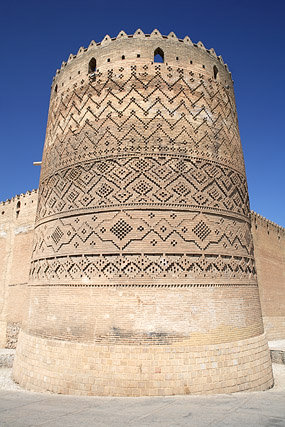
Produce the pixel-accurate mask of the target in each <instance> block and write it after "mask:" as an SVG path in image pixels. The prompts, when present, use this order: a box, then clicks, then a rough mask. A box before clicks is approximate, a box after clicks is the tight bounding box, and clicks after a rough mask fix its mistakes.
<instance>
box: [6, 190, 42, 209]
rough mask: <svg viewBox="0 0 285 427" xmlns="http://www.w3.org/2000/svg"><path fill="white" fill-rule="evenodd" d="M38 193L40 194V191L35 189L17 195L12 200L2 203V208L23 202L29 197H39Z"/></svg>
mask: <svg viewBox="0 0 285 427" xmlns="http://www.w3.org/2000/svg"><path fill="white" fill-rule="evenodd" d="M37 193H38V189H37V188H34V189H33V190H28V191H26V193H21V194H16V195H15V196H13V197H12V198H11V199H7V200H5V201H2V202H0V207H1V206H6V205H9V204H10V203H13V202H15V201H18V200H21V199H23V198H27V197H29V196H34V195H35V194H36V195H37Z"/></svg>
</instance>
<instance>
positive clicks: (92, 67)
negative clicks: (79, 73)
mask: <svg viewBox="0 0 285 427" xmlns="http://www.w3.org/2000/svg"><path fill="white" fill-rule="evenodd" d="M95 71H96V59H95V58H91V59H90V61H89V65H88V73H94V72H95Z"/></svg>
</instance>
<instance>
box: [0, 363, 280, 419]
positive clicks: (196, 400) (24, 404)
mask: <svg viewBox="0 0 285 427" xmlns="http://www.w3.org/2000/svg"><path fill="white" fill-rule="evenodd" d="M274 370H275V378H276V386H275V387H274V388H273V389H272V390H268V391H265V392H252V393H236V394H232V395H226V394H224V395H216V396H173V397H156V398H153V397H150V398H146V397H145V398H112V397H109V398H102V397H101V398H100V397H73V396H58V395H53V394H40V393H29V392H26V391H22V390H13V391H11V390H0V426H1V427H2V426H9V427H10V426H12V427H18V426H21V427H22V426H49V427H73V426H88V427H89V426H96V427H101V426H104V427H106V426H116V427H117V426H118V427H121V426H124V427H126V426H139V427H141V426H144V427H149V426H163V427H167V426H175V427H176V426H191V427H204V426H211V427H214V426H215V427H217V426H221V427H225V426H229V427H237V426H238V427H247V426H249V427H251V426H256V427H260V426H261V427H263V426H264V427H281V426H282V427H285V366H284V365H275V366H274ZM0 374H1V373H0Z"/></svg>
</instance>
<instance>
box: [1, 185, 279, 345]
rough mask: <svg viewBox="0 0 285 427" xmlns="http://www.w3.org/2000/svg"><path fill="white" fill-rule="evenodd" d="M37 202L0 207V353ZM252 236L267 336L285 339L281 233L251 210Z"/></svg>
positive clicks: (24, 278)
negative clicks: (18, 207)
mask: <svg viewBox="0 0 285 427" xmlns="http://www.w3.org/2000/svg"><path fill="white" fill-rule="evenodd" d="M37 198H38V192H37V190H33V191H31V192H30V191H28V192H27V193H25V194H21V195H18V196H15V197H13V198H12V199H11V200H7V201H6V202H1V203H0V259H1V262H0V337H1V338H0V348H1V347H7V348H15V346H16V343H17V338H18V332H19V329H20V326H21V323H22V318H23V313H24V306H25V302H26V294H27V288H26V285H27V283H28V276H29V269H30V261H31V252H32V243H33V233H34V223H35V217H36V206H37ZM19 201H20V203H21V207H20V209H17V204H18V202H19ZM17 211H19V214H18V215H17ZM251 232H252V235H253V242H254V251H255V261H256V268H257V277H258V286H259V293H260V300H261V307H262V317H263V322H264V327H265V332H266V336H267V339H268V340H274V339H284V337H285V261H284V260H285V254H284V251H285V241H284V235H285V230H284V228H283V227H281V226H279V225H277V224H274V223H273V222H271V221H269V220H268V219H266V218H264V217H262V216H261V215H259V214H257V213H255V212H253V211H251Z"/></svg>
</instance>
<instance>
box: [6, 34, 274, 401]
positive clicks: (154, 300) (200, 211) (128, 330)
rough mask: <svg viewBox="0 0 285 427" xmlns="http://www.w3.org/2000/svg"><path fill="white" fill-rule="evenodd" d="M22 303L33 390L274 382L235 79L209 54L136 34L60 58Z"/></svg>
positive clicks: (23, 368) (19, 365)
mask: <svg viewBox="0 0 285 427" xmlns="http://www.w3.org/2000/svg"><path fill="white" fill-rule="evenodd" d="M130 39H131V40H130ZM130 41H131V43H130ZM155 52H158V53H160V54H162V56H163V64H159V63H154V61H153V56H154V54H155ZM95 58H96V59H95ZM26 241H27V242H28V239H26ZM7 259H8V258H7ZM8 264H9V263H7V265H8ZM8 270H9V268H8ZM27 294H28V297H27V298H28V300H29V310H26V314H25V315H24V316H23V322H22V323H23V330H22V332H21V335H20V338H19V344H18V349H17V357H16V360H15V365H14V377H15V378H16V380H17V381H19V382H20V383H21V384H22V385H23V386H25V387H27V388H29V389H38V390H41V389H49V390H52V391H55V392H60V393H72V394H99V395H100V394H102V395H106V394H107V395H109V394H114V395H140V394H152V395H159V394H176V393H186V394H188V393H201V392H231V391H240V390H246V389H254V390H258V389H265V388H268V387H270V385H271V384H272V374H271V365H270V359H269V352H268V348H267V344H266V340H265V339H264V335H263V324H262V320H261V308H260V302H259V295H258V288H257V282H256V271H255V267H254V259H253V245H252V237H251V234H250V216H249V205H248V195H247V185H246V177H245V171H244V162H243V154H242V149H241V145H240V139H239V132H238V124H237V116H236V111H235V101H234V93H233V85H232V79H231V75H230V73H229V72H228V69H227V67H226V66H225V65H224V63H223V61H222V59H221V57H217V56H216V54H215V52H214V51H213V49H210V50H208V49H205V47H204V46H203V44H202V43H200V42H199V43H198V44H197V45H196V44H193V43H192V42H191V40H190V39H189V38H188V37H185V39H184V40H179V39H177V37H176V36H175V34H173V33H170V34H169V35H168V36H162V35H161V34H160V33H159V32H158V31H157V30H155V31H154V32H153V33H152V34H151V35H145V34H143V33H142V32H141V31H140V30H138V31H137V32H136V33H135V34H134V35H132V36H127V35H126V34H125V33H124V32H121V33H119V35H118V37H117V38H116V39H110V37H108V36H106V37H105V38H104V40H103V41H102V42H101V43H97V44H96V43H95V42H91V44H90V46H89V48H88V49H83V48H80V49H79V52H78V54H77V55H70V57H69V60H68V62H67V63H63V65H62V67H61V70H60V71H59V72H58V73H57V75H56V77H55V79H54V82H53V85H52V93H51V104H50V111H49V119H48V125H47V134H46V142H45V150H44V155H43V164H42V171H41V181H40V189H39V203H38V209H37V218H36V227H35V233H34V243H33V255H32V263H31V271H30V279H29V285H28V287H27ZM11 295H12V294H11ZM16 298H17V297H16ZM8 311H9V310H6V314H7V315H6V317H7V318H8V317H9V316H10V317H9V319H11V315H10V314H8ZM13 315H15V313H14V314H13ZM217 347H218V348H217ZM229 349H230V350H229Z"/></svg>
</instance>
